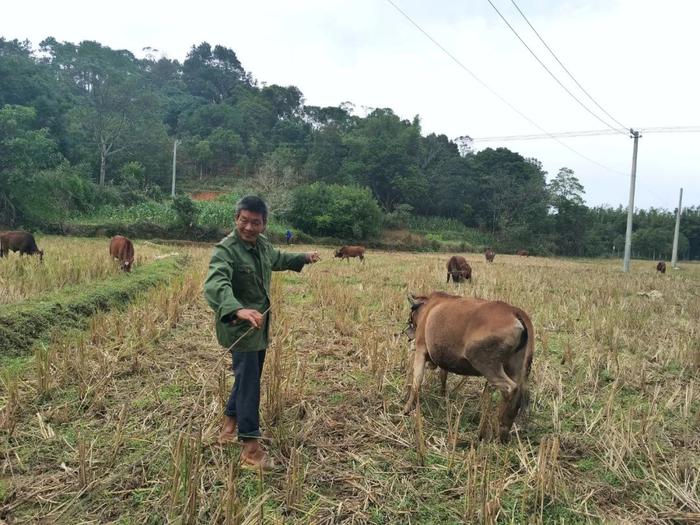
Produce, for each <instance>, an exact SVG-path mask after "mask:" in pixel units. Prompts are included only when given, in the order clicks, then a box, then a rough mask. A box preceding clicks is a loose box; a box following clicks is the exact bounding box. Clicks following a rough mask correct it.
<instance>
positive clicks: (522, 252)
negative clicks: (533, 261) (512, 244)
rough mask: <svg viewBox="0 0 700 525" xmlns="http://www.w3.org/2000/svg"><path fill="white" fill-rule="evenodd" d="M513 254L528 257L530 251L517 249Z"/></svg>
mask: <svg viewBox="0 0 700 525" xmlns="http://www.w3.org/2000/svg"><path fill="white" fill-rule="evenodd" d="M515 255H520V256H521V257H530V252H528V251H527V250H518V251H517V252H515Z"/></svg>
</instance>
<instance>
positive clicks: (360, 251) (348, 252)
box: [335, 246, 365, 263]
mask: <svg viewBox="0 0 700 525" xmlns="http://www.w3.org/2000/svg"><path fill="white" fill-rule="evenodd" d="M335 256H336V257H340V258H341V259H347V261H348V262H349V261H350V257H359V258H360V261H361V262H363V263H364V262H365V247H364V246H342V247H340V248H338V249H337V250H336V251H335Z"/></svg>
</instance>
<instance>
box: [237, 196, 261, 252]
mask: <svg viewBox="0 0 700 525" xmlns="http://www.w3.org/2000/svg"><path fill="white" fill-rule="evenodd" d="M266 225H267V204H265V201H264V200H262V199H261V198H260V197H256V196H255V195H247V196H245V197H243V198H242V199H241V200H239V201H238V202H237V203H236V231H237V232H238V236H239V237H240V238H241V239H243V240H244V241H246V242H250V243H255V241H256V240H257V238H258V235H260V234H261V233H262V232H264V231H265V226H266Z"/></svg>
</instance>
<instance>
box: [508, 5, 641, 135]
mask: <svg viewBox="0 0 700 525" xmlns="http://www.w3.org/2000/svg"><path fill="white" fill-rule="evenodd" d="M510 1H511V3H512V4H513V5H514V6H515V8H516V9H517V10H518V13H520V15H521V16H522V17H523V18H524V19H525V22H527V25H529V26H530V29H532V31H533V32H534V33H535V34H536V35H537V38H539V39H540V42H542V44H543V45H544V47H546V48H547V51H549V52H550V54H551V55H552V56H553V57H554V60H556V61H557V63H558V64H559V65H560V66H561V68H562V69H563V70H564V71H566V74H567V75H569V77H570V78H571V80H573V81H574V82H575V83H576V85H577V86H578V87H579V89H580V90H581V91H583V92H584V93H585V94H586V96H587V97H588V98H589V99H591V101H592V102H593V103H594V104H595V105H596V106H598V109H600V110H601V111H602V112H603V113H605V114H606V115H607V116H608V117H609V118H610V119H611V120H613V121H614V122H615V123H617V124H618V125H619V126H620V127H621V128H622V129H629V126H625V125H624V124H622V123H621V122H620V121H619V120H617V119H616V118H615V117H613V116H612V115H611V114H610V113H608V112H607V111H605V109H603V106H601V105H600V104H598V102H596V100H595V99H594V98H593V97H592V96H591V95H590V94H589V93H588V91H586V90H585V89H584V88H583V86H582V85H581V84H580V83H579V81H578V80H576V79H575V78H574V75H572V74H571V72H570V71H569V70H568V69H567V68H566V66H565V65H564V64H563V63H562V61H561V60H559V58H558V57H557V55H555V54H554V51H552V49H551V48H550V47H549V46H548V45H547V42H545V41H544V39H543V38H542V37H541V36H540V34H539V33H538V32H537V29H535V28H534V26H533V25H532V24H531V23H530V21H529V20H528V19H527V17H526V16H525V13H523V12H522V11H521V9H520V7H518V4H516V3H515V0H510Z"/></svg>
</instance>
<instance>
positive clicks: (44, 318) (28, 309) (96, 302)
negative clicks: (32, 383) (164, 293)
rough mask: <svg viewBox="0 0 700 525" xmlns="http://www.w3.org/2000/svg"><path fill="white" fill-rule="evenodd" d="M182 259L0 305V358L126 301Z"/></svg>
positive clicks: (168, 275) (171, 274) (164, 278)
mask: <svg viewBox="0 0 700 525" xmlns="http://www.w3.org/2000/svg"><path fill="white" fill-rule="evenodd" d="M183 261H184V259H183V258H181V257H180V258H176V257H170V258H167V259H161V260H158V261H155V262H153V263H150V264H148V265H146V266H143V267H141V268H138V269H137V270H136V271H134V272H133V273H131V274H121V275H119V276H117V277H114V278H111V279H107V280H104V281H99V282H96V283H94V284H90V285H89V286H87V287H85V286H81V285H74V286H67V287H64V288H62V289H61V290H58V291H56V292H52V293H49V294H47V295H45V296H43V297H39V298H37V299H31V300H27V301H22V302H19V303H14V304H10V305H4V306H0V357H9V356H17V355H22V354H25V353H27V352H28V351H29V350H30V348H31V347H32V345H33V344H34V343H35V342H36V341H37V340H39V339H41V338H42V337H45V336H46V335H47V334H48V332H49V331H50V330H52V329H56V328H59V327H61V328H70V327H78V326H82V325H84V323H85V320H86V319H87V318H88V317H90V316H91V315H92V314H94V313H95V312H97V311H100V310H109V309H111V308H113V307H115V306H119V305H123V304H126V303H128V302H129V301H130V300H131V299H132V298H133V297H134V296H136V295H137V294H139V293H141V292H142V291H143V290H144V289H146V288H150V287H152V286H154V285H156V284H159V283H163V282H166V281H168V280H169V279H170V278H172V277H174V276H175V275H176V274H177V273H178V271H179V269H180V268H181V267H182V264H183Z"/></svg>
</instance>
